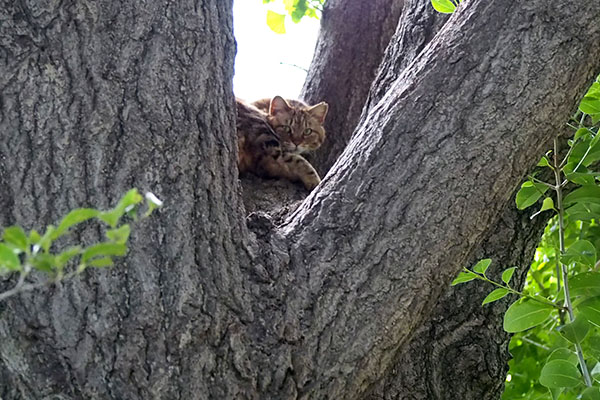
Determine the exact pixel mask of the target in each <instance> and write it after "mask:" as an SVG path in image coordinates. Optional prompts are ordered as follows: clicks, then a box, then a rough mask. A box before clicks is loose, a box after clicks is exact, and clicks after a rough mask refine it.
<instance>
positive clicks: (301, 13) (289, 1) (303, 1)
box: [263, 0, 326, 33]
mask: <svg viewBox="0 0 600 400" xmlns="http://www.w3.org/2000/svg"><path fill="white" fill-rule="evenodd" d="M325 1H326V0H263V4H269V3H283V5H284V7H285V11H286V13H287V15H288V16H289V17H291V19H292V21H293V22H294V23H298V22H300V21H301V20H302V18H304V17H309V18H319V17H320V15H321V12H322V11H323V5H324V4H325ZM285 20H286V14H280V13H278V12H275V11H273V10H268V11H267V25H269V27H270V28H271V29H272V30H273V31H274V32H276V33H285Z"/></svg>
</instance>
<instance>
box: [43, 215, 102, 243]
mask: <svg viewBox="0 0 600 400" xmlns="http://www.w3.org/2000/svg"><path fill="white" fill-rule="evenodd" d="M99 214H100V211H98V210H94V209H93V208H77V209H75V210H73V211H71V212H69V213H68V214H67V215H66V216H65V217H64V218H63V219H62V221H60V224H59V225H58V228H56V230H55V231H54V239H56V238H58V237H59V236H61V235H62V234H64V233H65V232H66V231H67V230H68V229H69V228H70V227H72V226H73V225H77V224H79V223H81V222H83V221H87V220H88V219H91V218H94V217H97V216H98V215H99Z"/></svg>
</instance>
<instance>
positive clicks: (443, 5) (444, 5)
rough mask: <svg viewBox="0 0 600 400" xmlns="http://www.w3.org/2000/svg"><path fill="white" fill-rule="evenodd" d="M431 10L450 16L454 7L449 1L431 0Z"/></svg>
mask: <svg viewBox="0 0 600 400" xmlns="http://www.w3.org/2000/svg"><path fill="white" fill-rule="evenodd" d="M431 5H432V6H433V8H434V9H435V10H436V11H437V12H440V13H443V14H452V13H453V12H454V10H456V6H455V5H454V4H453V3H452V2H451V1H450V0H431Z"/></svg>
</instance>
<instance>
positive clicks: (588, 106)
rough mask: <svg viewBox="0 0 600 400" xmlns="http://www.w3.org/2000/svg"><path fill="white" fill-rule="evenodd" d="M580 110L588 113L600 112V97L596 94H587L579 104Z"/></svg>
mask: <svg viewBox="0 0 600 400" xmlns="http://www.w3.org/2000/svg"><path fill="white" fill-rule="evenodd" d="M579 111H581V112H582V113H586V114H598V113H600V99H598V98H597V97H595V96H585V97H584V98H583V99H582V100H581V103H580V104H579Z"/></svg>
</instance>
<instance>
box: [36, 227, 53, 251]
mask: <svg viewBox="0 0 600 400" xmlns="http://www.w3.org/2000/svg"><path fill="white" fill-rule="evenodd" d="M36 233H37V232H36ZM53 234H54V226H53V225H48V227H46V233H44V236H42V237H41V238H40V239H39V240H38V241H37V242H31V243H32V244H36V245H38V246H40V247H41V248H42V249H43V250H44V252H46V253H47V252H48V250H50V246H52V237H53Z"/></svg>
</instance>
